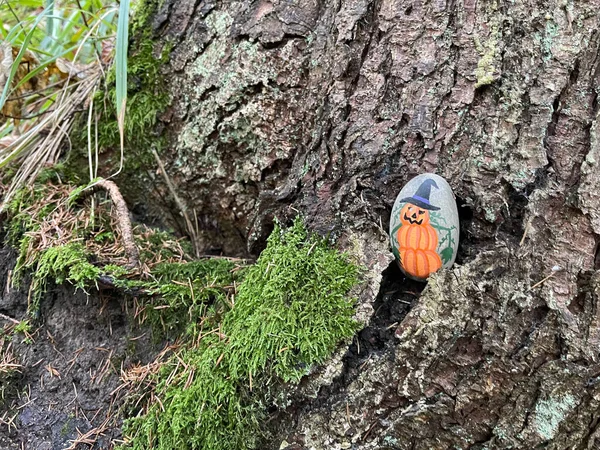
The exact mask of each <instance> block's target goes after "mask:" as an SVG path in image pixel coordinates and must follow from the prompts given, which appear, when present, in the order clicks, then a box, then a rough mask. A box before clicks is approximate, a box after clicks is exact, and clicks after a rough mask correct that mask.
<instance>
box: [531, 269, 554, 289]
mask: <svg viewBox="0 0 600 450" xmlns="http://www.w3.org/2000/svg"><path fill="white" fill-rule="evenodd" d="M553 276H554V272H553V273H551V274H550V275H548V276H547V277H546V278H543V279H541V280H540V281H538V282H537V283H535V284H534V285H533V286H531V287H530V288H529V289H527V291H528V292H529V291H531V290H533V289H535V288H536V287H538V286H540V285H542V284H543V283H545V282H546V281H548V280H549V279H550V278H552V277H553Z"/></svg>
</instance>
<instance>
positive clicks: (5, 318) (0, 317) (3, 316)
mask: <svg viewBox="0 0 600 450" xmlns="http://www.w3.org/2000/svg"><path fill="white" fill-rule="evenodd" d="M0 319H4V320H8V321H9V322H12V323H15V324H17V325H18V324H19V323H21V322H19V321H18V320H16V319H13V318H12V317H8V316H6V315H4V314H0Z"/></svg>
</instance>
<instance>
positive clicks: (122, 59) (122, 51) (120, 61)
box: [115, 0, 129, 173]
mask: <svg viewBox="0 0 600 450" xmlns="http://www.w3.org/2000/svg"><path fill="white" fill-rule="evenodd" d="M128 43H129V0H122V1H121V5H120V6H119V21H118V24H117V42H116V55H115V72H116V73H115V75H116V94H117V105H116V107H117V121H118V124H119V137H120V141H121V163H120V167H119V170H118V172H117V173H119V172H120V171H121V169H122V168H123V153H124V152H123V148H124V140H125V139H124V138H125V136H124V134H125V109H126V106H127V47H128Z"/></svg>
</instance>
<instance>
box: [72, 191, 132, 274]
mask: <svg viewBox="0 0 600 450" xmlns="http://www.w3.org/2000/svg"><path fill="white" fill-rule="evenodd" d="M98 191H105V192H107V193H108V195H109V197H110V199H111V201H112V203H113V205H114V208H115V217H116V219H117V223H118V227H119V231H120V232H121V240H122V243H123V247H124V248H125V253H126V254H127V259H128V263H127V267H128V268H129V269H134V268H136V267H138V266H139V264H140V252H139V250H138V248H137V245H135V240H134V238H133V227H132V226H131V220H130V219H129V209H128V208H127V203H125V199H124V198H123V195H122V194H121V191H119V187H118V186H117V185H116V184H115V182H114V181H110V180H98V181H96V182H94V184H92V185H91V186H90V187H89V188H87V189H85V190H83V191H82V192H81V193H80V198H85V197H88V196H90V195H92V194H94V193H96V192H98Z"/></svg>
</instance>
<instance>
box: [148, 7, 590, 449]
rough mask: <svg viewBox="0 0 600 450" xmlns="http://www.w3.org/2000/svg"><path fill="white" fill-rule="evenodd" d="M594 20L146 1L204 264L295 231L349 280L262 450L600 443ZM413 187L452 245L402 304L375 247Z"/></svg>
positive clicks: (172, 166) (562, 14)
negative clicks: (316, 375)
mask: <svg viewBox="0 0 600 450" xmlns="http://www.w3.org/2000/svg"><path fill="white" fill-rule="evenodd" d="M599 7H600V2H598V1H580V2H571V1H550V0H548V1H538V2H523V1H519V0H517V1H515V2H505V1H479V2H478V1H477V0H462V1H461V0H459V1H452V0H374V1H370V0H337V1H333V2H325V1H319V0H299V1H295V2H287V1H279V0H273V1H271V2H269V1H265V0H261V1H254V2H252V3H250V2H226V1H217V0H207V1H201V2H192V1H174V0H166V1H165V3H164V5H163V6H162V7H161V8H160V10H159V11H158V13H157V14H156V15H155V16H154V19H153V28H154V29H153V31H154V33H155V35H156V36H157V37H158V41H159V42H163V43H165V42H170V45H172V51H171V58H170V63H169V65H168V67H167V68H166V71H167V79H168V80H169V85H170V92H171V94H172V96H173V103H172V109H171V110H170V111H169V112H168V114H165V115H164V116H163V118H162V120H163V122H164V123H165V124H166V125H167V126H168V130H169V135H170V137H171V146H170V147H169V149H167V150H166V151H163V153H162V155H161V158H163V162H164V163H165V167H166V172H167V173H168V176H169V177H170V178H171V179H172V180H173V183H174V184H175V186H176V187H177V188H178V191H179V193H180V195H181V196H182V198H183V200H184V202H185V203H186V204H187V206H188V208H189V209H190V210H194V211H196V215H197V217H198V222H199V228H200V236H201V239H202V244H203V246H204V248H205V249H206V251H208V252H215V251H222V252H224V253H226V254H231V255H235V254H237V255H243V254H256V253H257V252H258V251H259V250H260V249H261V248H262V246H263V245H264V240H265V238H266V236H268V233H269V231H270V230H271V227H272V223H273V218H274V217H278V218H281V219H283V220H286V219H287V218H289V217H291V216H295V215H297V214H301V215H303V216H304V217H305V218H306V220H307V222H308V224H309V226H310V227H311V228H312V229H313V230H316V231H317V232H319V233H321V234H327V233H330V234H331V236H332V237H334V238H335V239H336V242H337V244H338V246H339V247H340V248H343V249H345V250H348V251H350V252H351V253H353V254H354V255H357V256H358V257H359V259H360V262H361V264H363V266H364V267H365V268H366V269H365V279H366V282H365V284H364V285H363V290H362V292H361V294H360V300H359V308H358V317H359V318H360V319H361V320H363V321H364V322H365V324H366V328H365V330H363V332H361V334H360V335H359V336H358V337H357V338H356V339H355V340H354V343H353V344H352V347H351V348H350V349H349V351H348V352H347V353H346V354H345V356H343V358H341V360H340V361H341V362H340V361H338V362H339V364H338V365H337V366H335V365H332V366H331V367H329V368H326V369H325V370H323V373H327V374H329V375H328V377H329V378H326V379H325V378H323V379H322V381H323V382H322V383H319V384H318V386H321V387H320V389H319V390H314V393H315V397H316V398H315V399H312V400H311V399H310V398H307V397H306V396H305V395H306V393H307V392H308V391H310V389H306V390H305V391H304V393H303V394H299V395H298V398H297V401H296V403H295V407H290V408H288V409H287V410H286V411H284V412H281V413H279V414H278V415H277V417H276V420H275V421H274V423H275V424H276V425H274V429H275V430H276V438H275V439H274V440H273V442H272V444H271V447H270V448H274V449H277V448H280V446H282V447H281V448H289V449H301V448H306V449H343V448H344V449H345V448H355V449H376V448H377V449H383V448H385V449H405V448H406V449H408V448H415V449H417V448H418V449H434V448H435V449H446V448H481V449H483V448H541V447H544V448H557V449H558V448H561V449H566V448H580V449H591V448H597V446H598V445H600V431H598V419H599V417H600V409H599V407H600V405H599V401H600V400H599V399H600V384H599V383H598V380H599V378H598V376H599V373H600V365H599V364H598V355H599V353H600V313H599V312H598V298H599V295H600V277H599V275H598V272H597V271H596V268H597V267H598V263H597V262H595V260H596V259H597V258H596V256H595V252H596V247H597V241H598V236H599V235H600V208H599V207H600V194H599V191H598V183H599V181H600V171H599V170H598V167H597V164H598V161H599V160H600V142H599V138H598V133H597V126H598V125H597V120H596V119H597V114H598V101H597V91H598V88H599V69H600V63H599V59H598V55H599V50H600V33H599V26H600V24H599V20H600V15H599V13H598V8H599ZM423 172H435V173H438V174H440V175H442V176H444V177H445V178H446V179H447V180H448V182H449V183H450V184H451V186H452V187H453V189H454V191H455V193H456V195H457V196H458V199H457V200H458V203H459V209H460V211H461V244H460V251H459V257H458V260H457V264H456V265H455V266H454V268H453V269H452V270H450V271H444V272H441V273H438V274H436V275H434V276H432V277H431V279H430V280H429V282H428V283H427V286H426V287H425V289H424V290H423V291H422V293H420V290H421V289H422V286H423V285H421V284H419V283H415V282H409V281H405V280H404V279H403V277H402V276H401V274H400V272H399V271H398V270H397V268H395V266H394V263H393V262H392V260H393V256H392V253H391V251H390V249H389V248H388V240H387V233H386V230H387V226H388V223H389V222H388V221H389V214H390V211H391V206H392V204H393V201H394V199H395V197H396V195H397V194H398V192H399V190H400V189H401V188H402V186H403V185H404V184H405V183H406V182H407V181H408V180H409V179H410V178H411V177H413V176H414V175H417V174H419V173H423ZM156 184H157V186H158V187H159V190H163V191H164V193H165V197H168V190H167V186H166V185H164V186H163V183H162V179H160V177H157V179H156ZM159 206H160V207H162V208H163V209H164V210H165V211H167V210H168V209H169V208H171V207H172V205H169V204H162V205H159ZM388 266H389V268H388ZM386 269H387V270H386ZM382 275H383V277H382ZM382 280H383V282H382ZM380 284H381V286H382V289H381V291H380V294H379V296H378V295H377V292H378V291H379V290H380ZM410 302H412V303H411V305H410V307H409V306H408V305H407V304H406V303H410ZM409 308H410V311H409V312H408V314H407V315H406V316H405V317H404V315H405V314H406V310H407V309H409ZM395 322H398V323H399V325H398V328H397V330H396V333H395V335H396V337H394V329H395V327H396V325H395V324H394V323H395ZM332 374H333V375H332ZM306 384H307V385H309V384H310V383H308V382H307V383H306ZM323 384H325V386H323ZM286 443H287V444H286ZM286 445H287V446H288V447H286Z"/></svg>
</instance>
